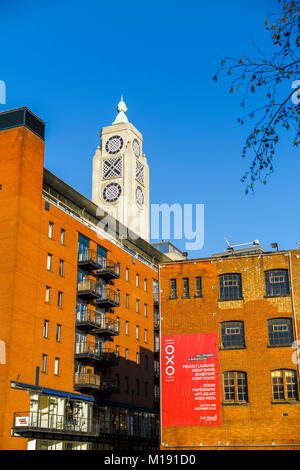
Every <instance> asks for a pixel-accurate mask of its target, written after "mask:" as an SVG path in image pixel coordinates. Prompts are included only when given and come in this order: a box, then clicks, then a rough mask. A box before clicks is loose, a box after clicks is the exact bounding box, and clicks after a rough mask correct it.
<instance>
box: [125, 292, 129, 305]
mask: <svg viewBox="0 0 300 470" xmlns="http://www.w3.org/2000/svg"><path fill="white" fill-rule="evenodd" d="M126 308H129V294H126Z"/></svg>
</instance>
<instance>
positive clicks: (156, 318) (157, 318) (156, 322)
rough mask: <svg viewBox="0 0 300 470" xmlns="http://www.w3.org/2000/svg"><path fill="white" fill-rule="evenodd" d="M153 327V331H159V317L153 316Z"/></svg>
mask: <svg viewBox="0 0 300 470" xmlns="http://www.w3.org/2000/svg"><path fill="white" fill-rule="evenodd" d="M153 326H154V330H159V317H158V316H156V315H155V316H154V321H153Z"/></svg>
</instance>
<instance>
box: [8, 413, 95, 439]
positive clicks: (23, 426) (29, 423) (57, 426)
mask: <svg viewBox="0 0 300 470" xmlns="http://www.w3.org/2000/svg"><path fill="white" fill-rule="evenodd" d="M13 430H14V432H15V433H17V434H18V435H22V436H24V437H25V436H26V434H27V435H34V432H38V431H43V432H44V433H49V432H51V433H58V434H67V435H73V436H76V435H89V434H90V435H94V436H96V435H98V433H99V426H97V423H95V422H94V421H93V420H91V419H88V418H82V417H79V416H67V415H59V414H56V413H50V412H43V411H30V412H28V411H27V412H17V413H14V424H13Z"/></svg>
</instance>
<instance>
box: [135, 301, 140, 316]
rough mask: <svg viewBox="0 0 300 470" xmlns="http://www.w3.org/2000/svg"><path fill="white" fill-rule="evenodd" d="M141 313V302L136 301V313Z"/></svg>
mask: <svg viewBox="0 0 300 470" xmlns="http://www.w3.org/2000/svg"><path fill="white" fill-rule="evenodd" d="M139 312H140V301H139V299H136V313H139Z"/></svg>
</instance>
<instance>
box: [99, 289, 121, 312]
mask: <svg viewBox="0 0 300 470" xmlns="http://www.w3.org/2000/svg"><path fill="white" fill-rule="evenodd" d="M95 304H96V305H97V306H98V307H102V308H111V307H119V305H120V296H119V293H118V292H116V291H114V290H113V289H110V288H108V287H104V288H103V287H99V288H98V295H97V297H96V299H95Z"/></svg>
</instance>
